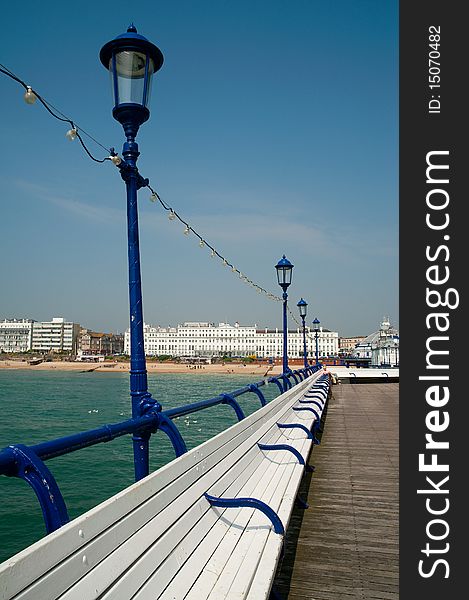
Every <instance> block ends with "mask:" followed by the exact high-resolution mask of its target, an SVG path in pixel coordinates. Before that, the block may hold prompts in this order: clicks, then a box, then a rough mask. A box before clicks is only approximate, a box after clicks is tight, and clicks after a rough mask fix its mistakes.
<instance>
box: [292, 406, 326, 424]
mask: <svg viewBox="0 0 469 600" xmlns="http://www.w3.org/2000/svg"><path fill="white" fill-rule="evenodd" d="M293 410H309V411H311V412H312V413H313V414H314V416H315V417H316V421H315V422H314V425H313V428H314V427H316V423H317V422H318V421H320V420H321V417H320V416H319V415H318V413H317V411H316V410H314V408H311V406H294V407H293Z"/></svg>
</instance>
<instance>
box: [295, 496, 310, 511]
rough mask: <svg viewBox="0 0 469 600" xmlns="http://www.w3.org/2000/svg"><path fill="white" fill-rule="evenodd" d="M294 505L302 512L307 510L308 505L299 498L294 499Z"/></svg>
mask: <svg viewBox="0 0 469 600" xmlns="http://www.w3.org/2000/svg"><path fill="white" fill-rule="evenodd" d="M295 504H296V506H297V507H298V508H302V509H303V510H306V509H307V508H309V504H308V503H307V502H306V501H305V500H303V498H301V497H300V496H297V497H296V499H295Z"/></svg>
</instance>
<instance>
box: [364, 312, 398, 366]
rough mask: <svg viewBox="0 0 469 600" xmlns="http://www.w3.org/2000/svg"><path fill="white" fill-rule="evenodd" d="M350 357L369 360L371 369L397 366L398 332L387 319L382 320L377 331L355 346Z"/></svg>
mask: <svg viewBox="0 0 469 600" xmlns="http://www.w3.org/2000/svg"><path fill="white" fill-rule="evenodd" d="M352 356H354V357H356V358H369V359H371V363H370V364H371V366H372V367H384V366H389V367H398V366H399V332H398V330H397V329H395V328H394V327H393V326H392V325H391V323H390V321H389V317H385V318H384V319H383V321H382V322H381V325H380V328H379V330H378V331H375V332H374V333H372V334H370V335H369V336H368V337H366V338H364V339H363V340H362V341H361V342H360V343H359V344H357V345H356V347H355V350H354V352H353V355H352Z"/></svg>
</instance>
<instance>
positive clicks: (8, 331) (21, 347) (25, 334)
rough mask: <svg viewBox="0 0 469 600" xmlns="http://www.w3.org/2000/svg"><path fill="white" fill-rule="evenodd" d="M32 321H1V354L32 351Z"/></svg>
mask: <svg viewBox="0 0 469 600" xmlns="http://www.w3.org/2000/svg"><path fill="white" fill-rule="evenodd" d="M33 323H34V321H33V320H32V319H4V320H3V321H0V352H27V351H28V350H30V349H31V341H32V333H33Z"/></svg>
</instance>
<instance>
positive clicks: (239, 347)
mask: <svg viewBox="0 0 469 600" xmlns="http://www.w3.org/2000/svg"><path fill="white" fill-rule="evenodd" d="M143 335H144V345H145V354H146V355H147V356H160V355H169V356H172V357H189V358H191V357H204V358H216V357H220V356H240V357H247V356H255V357H257V358H274V359H275V358H281V357H282V355H283V332H282V330H279V329H267V328H259V327H258V326H257V325H247V326H246V325H240V324H239V323H235V324H234V325H230V324H229V323H219V324H218V325H215V324H214V323H208V322H185V323H182V324H181V325H178V326H177V327H159V326H153V325H148V324H145V325H144V327H143ZM314 335H315V334H314V332H313V331H312V330H310V328H309V327H307V328H306V347H307V352H308V357H310V358H314V356H315V350H316V346H315V338H314ZM338 340H339V334H338V333H337V332H336V331H329V330H328V329H325V328H323V327H321V328H320V331H319V332H318V354H319V356H337V353H338V348H339V343H338ZM124 352H125V353H126V354H130V330H129V329H128V330H127V331H126V332H125V338H124ZM288 356H289V357H291V358H300V357H302V356H303V331H302V329H299V328H298V329H293V330H289V331H288Z"/></svg>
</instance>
